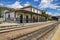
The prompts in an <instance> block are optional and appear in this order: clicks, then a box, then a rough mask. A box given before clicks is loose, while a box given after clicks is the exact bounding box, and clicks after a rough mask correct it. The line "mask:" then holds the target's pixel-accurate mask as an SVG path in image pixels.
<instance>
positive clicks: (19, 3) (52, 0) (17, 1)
mask: <svg viewBox="0 0 60 40" xmlns="http://www.w3.org/2000/svg"><path fill="white" fill-rule="evenodd" d="M28 5H32V6H34V7H37V8H38V9H42V10H45V11H46V12H47V14H49V15H53V16H60V0H0V6H5V7H10V8H22V7H23V6H28Z"/></svg>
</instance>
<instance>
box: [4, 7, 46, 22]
mask: <svg viewBox="0 0 60 40" xmlns="http://www.w3.org/2000/svg"><path fill="white" fill-rule="evenodd" d="M4 17H5V21H11V22H17V23H31V22H42V21H45V17H44V16H43V15H42V14H41V10H39V9H37V8H35V7H33V6H26V7H24V8H20V9H16V10H14V11H6V12H5V13H4Z"/></svg>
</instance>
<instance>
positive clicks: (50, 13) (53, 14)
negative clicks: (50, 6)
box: [46, 12, 60, 16]
mask: <svg viewBox="0 0 60 40" xmlns="http://www.w3.org/2000/svg"><path fill="white" fill-rule="evenodd" d="M46 13H47V14H49V15H52V16H60V13H52V12H46Z"/></svg>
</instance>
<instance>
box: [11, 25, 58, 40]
mask: <svg viewBox="0 0 60 40" xmlns="http://www.w3.org/2000/svg"><path fill="white" fill-rule="evenodd" d="M56 25H57V24H52V25H49V26H48V27H44V28H42V29H39V30H36V31H35V32H33V33H30V34H26V35H23V36H22V37H16V38H13V39H11V40H39V39H40V37H41V36H43V35H44V34H46V33H47V32H48V31H50V30H52V29H53V28H55V26H56ZM51 26H53V27H51Z"/></svg>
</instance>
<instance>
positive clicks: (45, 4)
mask: <svg viewBox="0 0 60 40" xmlns="http://www.w3.org/2000/svg"><path fill="white" fill-rule="evenodd" d="M53 1H54V0H41V3H40V5H39V7H40V8H41V9H45V8H52V9H57V8H59V7H60V6H57V5H56V4H52V2H53Z"/></svg>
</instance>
